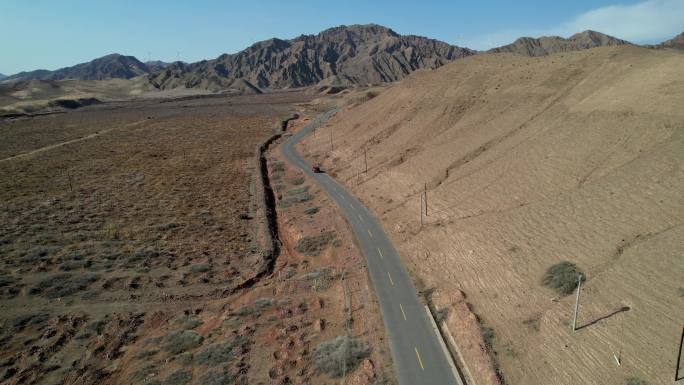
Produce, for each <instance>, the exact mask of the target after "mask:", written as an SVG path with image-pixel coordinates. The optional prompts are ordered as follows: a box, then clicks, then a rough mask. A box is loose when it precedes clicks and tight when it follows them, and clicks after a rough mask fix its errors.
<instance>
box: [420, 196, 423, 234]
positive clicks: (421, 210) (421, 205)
mask: <svg viewBox="0 0 684 385" xmlns="http://www.w3.org/2000/svg"><path fill="white" fill-rule="evenodd" d="M420 227H421V228H422V227H423V194H420Z"/></svg>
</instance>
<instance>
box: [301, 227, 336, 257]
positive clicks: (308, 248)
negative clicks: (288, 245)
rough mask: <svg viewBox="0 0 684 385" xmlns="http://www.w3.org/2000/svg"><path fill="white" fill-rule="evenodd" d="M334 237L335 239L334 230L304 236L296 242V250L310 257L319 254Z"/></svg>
mask: <svg viewBox="0 0 684 385" xmlns="http://www.w3.org/2000/svg"><path fill="white" fill-rule="evenodd" d="M333 239H335V233H334V232H332V231H326V232H323V233H321V234H319V235H311V236H308V237H302V238H300V239H299V240H298V241H297V244H295V250H297V252H300V253H302V254H304V255H306V256H308V257H313V256H316V255H319V254H320V253H321V251H323V250H324V249H325V248H326V247H327V246H328V244H329V243H330V242H331V241H332V240H333Z"/></svg>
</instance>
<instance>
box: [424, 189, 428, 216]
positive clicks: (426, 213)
mask: <svg viewBox="0 0 684 385" xmlns="http://www.w3.org/2000/svg"><path fill="white" fill-rule="evenodd" d="M425 216H426V217H427V216H428V210H427V183H425Z"/></svg>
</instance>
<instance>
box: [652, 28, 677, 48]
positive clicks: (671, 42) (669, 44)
mask: <svg viewBox="0 0 684 385" xmlns="http://www.w3.org/2000/svg"><path fill="white" fill-rule="evenodd" d="M650 47H651V48H656V49H663V48H672V49H684V32H682V33H680V34H679V35H677V36H675V37H673V38H672V39H670V40H665V41H664V42H662V43H660V44H656V45H653V46H650Z"/></svg>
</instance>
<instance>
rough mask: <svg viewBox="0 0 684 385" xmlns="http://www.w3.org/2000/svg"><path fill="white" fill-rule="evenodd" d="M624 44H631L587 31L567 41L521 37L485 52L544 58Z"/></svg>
mask: <svg viewBox="0 0 684 385" xmlns="http://www.w3.org/2000/svg"><path fill="white" fill-rule="evenodd" d="M625 44H631V43H630V42H628V41H626V40H621V39H618V38H616V37H613V36H610V35H606V34H603V33H601V32H596V31H590V30H587V31H584V32H580V33H576V34H574V35H572V36H570V37H569V38H567V39H566V38H562V37H560V36H542V37H540V38H532V37H521V38H519V39H517V40H516V41H514V42H513V43H511V44H507V45H504V46H501V47H497V48H492V49H490V50H489V51H487V52H491V53H497V52H511V53H514V54H518V55H523V56H545V55H549V54H553V53H558V52H568V51H579V50H582V49H589V48H594V47H604V46H616V45H625Z"/></svg>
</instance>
